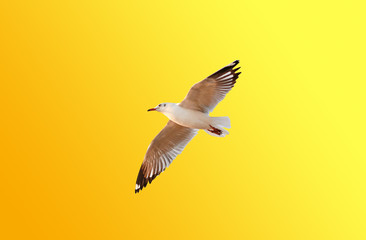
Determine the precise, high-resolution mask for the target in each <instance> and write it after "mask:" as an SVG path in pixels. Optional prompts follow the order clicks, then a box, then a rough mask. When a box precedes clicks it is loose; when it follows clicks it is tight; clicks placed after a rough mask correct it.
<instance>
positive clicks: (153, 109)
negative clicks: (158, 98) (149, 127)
mask: <svg viewBox="0 0 366 240" xmlns="http://www.w3.org/2000/svg"><path fill="white" fill-rule="evenodd" d="M147 111H148V112H150V111H156V108H150V109H148V110H147Z"/></svg>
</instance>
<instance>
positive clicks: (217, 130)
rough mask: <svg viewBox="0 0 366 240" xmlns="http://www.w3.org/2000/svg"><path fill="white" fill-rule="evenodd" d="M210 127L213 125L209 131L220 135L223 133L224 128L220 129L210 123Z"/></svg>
mask: <svg viewBox="0 0 366 240" xmlns="http://www.w3.org/2000/svg"><path fill="white" fill-rule="evenodd" d="M210 127H211V129H207V130H208V131H209V132H211V133H214V134H216V135H219V136H220V135H221V134H222V130H220V129H218V128H215V127H213V126H211V125H210Z"/></svg>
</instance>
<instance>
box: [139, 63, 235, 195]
mask: <svg viewBox="0 0 366 240" xmlns="http://www.w3.org/2000/svg"><path fill="white" fill-rule="evenodd" d="M238 63H239V61H238V60H237V61H234V62H233V63H231V64H229V65H227V66H226V67H224V68H222V69H220V70H219V71H217V72H215V73H214V74H212V75H210V76H209V77H207V78H205V79H204V80H202V81H201V82H198V83H196V84H195V85H193V87H192V88H191V89H190V90H189V92H188V94H187V96H186V97H185V98H184V99H183V101H182V102H181V103H179V104H176V103H161V104H159V105H158V106H156V107H155V108H151V109H149V110H148V111H158V112H161V113H163V114H164V115H165V116H167V117H168V118H169V121H168V123H167V125H166V126H165V127H164V128H163V130H161V132H160V133H159V134H158V135H157V136H156V137H155V138H154V140H153V141H152V142H151V144H150V145H149V147H148V149H147V152H146V155H145V158H144V161H143V163H142V165H141V168H140V171H139V174H138V176H137V181H136V187H135V193H136V192H139V191H140V190H141V189H142V188H144V187H146V185H147V183H148V182H150V183H151V181H152V180H154V178H155V177H156V176H158V175H159V174H160V173H161V172H163V171H164V170H165V169H166V168H167V167H168V166H169V165H170V164H171V162H172V161H173V160H174V159H175V158H176V157H177V155H178V154H180V153H182V151H183V149H184V148H185V146H186V145H187V144H188V143H189V141H190V140H192V138H193V137H194V136H195V135H196V134H197V131H198V129H203V130H204V131H206V132H207V133H208V134H209V135H212V136H215V137H224V136H226V135H227V134H229V132H228V131H227V130H226V129H225V128H230V127H231V125H230V119H229V118H228V117H210V116H209V113H210V112H212V110H213V109H214V108H215V106H216V105H217V104H218V103H219V102H220V101H221V100H223V99H224V97H225V95H226V94H227V93H228V92H229V91H230V90H231V89H232V88H233V87H234V84H235V83H236V79H237V78H238V76H239V74H240V72H236V71H237V70H238V69H239V68H236V69H233V68H234V67H235V66H236V65H237V64H238Z"/></svg>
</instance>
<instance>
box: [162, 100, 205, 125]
mask: <svg viewBox="0 0 366 240" xmlns="http://www.w3.org/2000/svg"><path fill="white" fill-rule="evenodd" d="M167 106H169V107H167V111H165V110H164V111H163V112H162V113H163V114H164V115H165V116H167V117H168V118H169V119H170V120H172V121H173V122H175V123H177V124H179V125H182V126H184V127H189V128H195V129H208V128H210V126H209V125H210V123H211V121H210V118H211V117H210V116H209V115H208V114H207V113H203V112H200V111H196V110H192V109H188V108H184V107H181V106H179V104H175V103H167Z"/></svg>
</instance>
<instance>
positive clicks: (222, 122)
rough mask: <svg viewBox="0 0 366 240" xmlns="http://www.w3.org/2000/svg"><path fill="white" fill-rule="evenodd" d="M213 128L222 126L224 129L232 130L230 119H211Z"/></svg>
mask: <svg viewBox="0 0 366 240" xmlns="http://www.w3.org/2000/svg"><path fill="white" fill-rule="evenodd" d="M211 123H212V126H214V127H215V125H216V126H221V127H224V128H231V123H230V118H229V117H211Z"/></svg>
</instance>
